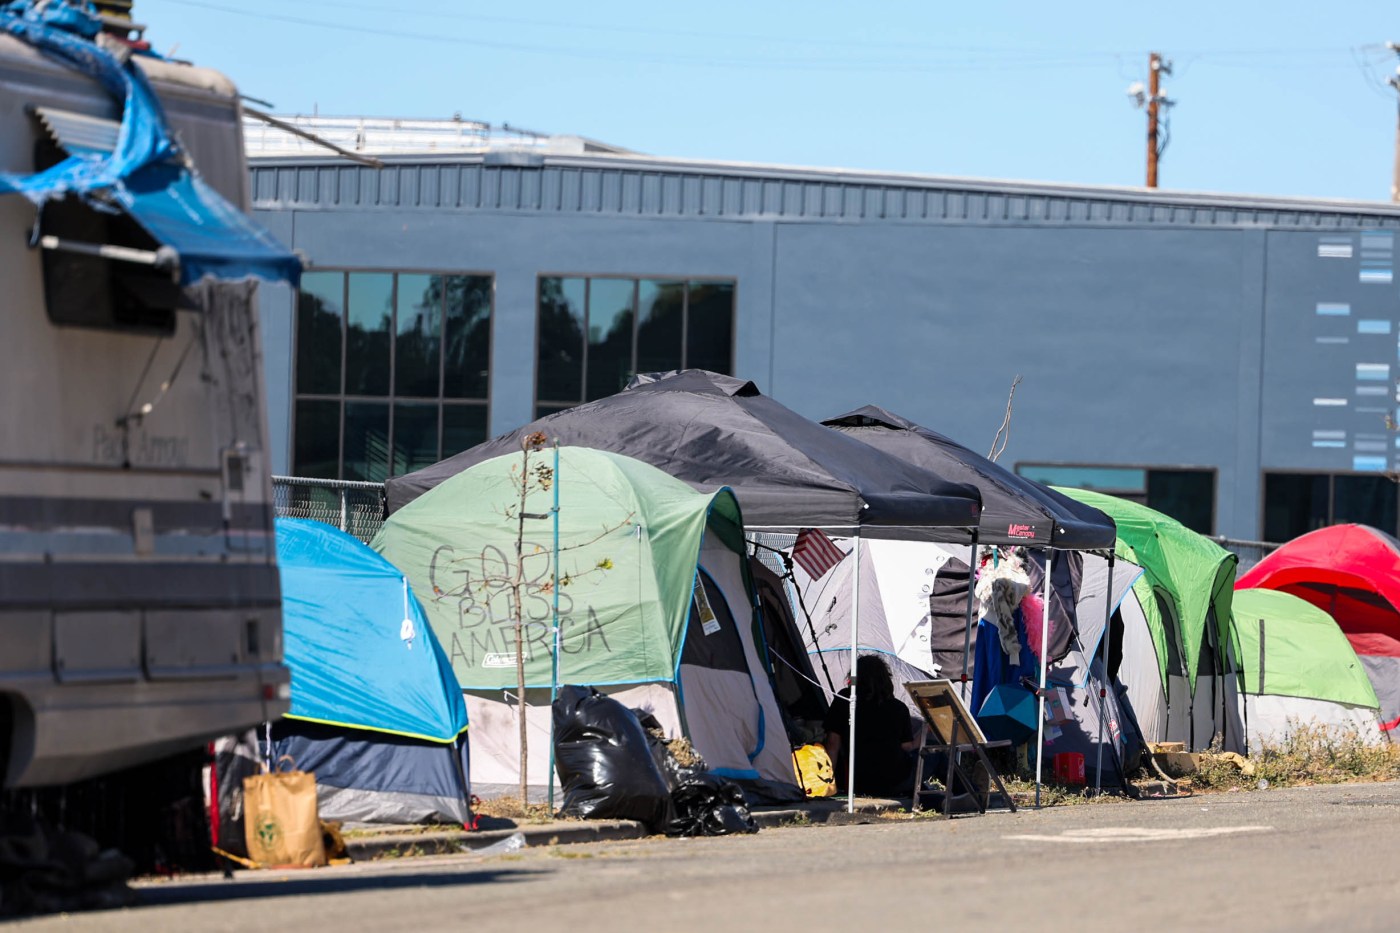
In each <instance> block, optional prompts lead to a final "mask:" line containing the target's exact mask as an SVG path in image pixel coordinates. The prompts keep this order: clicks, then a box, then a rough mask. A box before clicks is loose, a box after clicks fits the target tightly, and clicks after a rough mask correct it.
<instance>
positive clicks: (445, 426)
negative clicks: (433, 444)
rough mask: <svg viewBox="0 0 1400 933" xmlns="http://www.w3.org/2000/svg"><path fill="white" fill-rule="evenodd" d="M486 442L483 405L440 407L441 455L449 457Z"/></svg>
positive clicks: (484, 408)
mask: <svg viewBox="0 0 1400 933" xmlns="http://www.w3.org/2000/svg"><path fill="white" fill-rule="evenodd" d="M484 440H486V406H485V405H444V406H442V455H443V456H444V457H450V456H452V455H453V454H459V453H461V452H462V451H464V450H467V449H468V448H471V447H475V446H476V445H477V444H480V443H481V442H482V441H484Z"/></svg>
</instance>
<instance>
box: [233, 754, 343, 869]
mask: <svg viewBox="0 0 1400 933" xmlns="http://www.w3.org/2000/svg"><path fill="white" fill-rule="evenodd" d="M284 762H285V763H286V764H285V767H284ZM277 764H278V770H276V771H265V772H264V773H262V774H255V775H253V776H252V777H246V778H244V779H243V814H244V822H243V835H244V839H245V840H246V841H247V843H248V855H249V856H250V857H251V858H252V860H253V861H254V862H256V863H257V864H258V865H259V866H260V867H263V868H318V867H320V866H322V865H325V864H326V846H325V842H324V841H323V839H322V837H321V821H320V820H319V819H318V818H317V815H316V814H317V810H316V775H314V774H310V773H308V772H306V771H295V770H291V769H292V767H294V765H293V764H292V760H291V759H290V758H288V757H286V756H283V757H282V758H281V759H280V760H279V761H278V762H277Z"/></svg>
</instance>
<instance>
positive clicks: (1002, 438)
mask: <svg viewBox="0 0 1400 933" xmlns="http://www.w3.org/2000/svg"><path fill="white" fill-rule="evenodd" d="M1020 384H1021V374H1020V373H1017V374H1016V378H1015V379H1013V380H1011V391H1010V392H1009V393H1008V394H1007V396H1006V414H1005V415H1004V416H1003V417H1002V419H1001V427H999V428H997V433H996V437H994V438H992V449H991V452H990V453H988V454H987V459H988V460H990V461H992V462H993V463H996V462H997V457H1000V456H1001V455H1002V454H1003V453H1004V452H1005V451H1006V444H1007V442H1008V441H1010V440H1011V405H1012V402H1013V401H1015V399H1016V387H1017V386H1018V385H1020ZM997 442H1000V443H1001V447H999V448H998V447H997Z"/></svg>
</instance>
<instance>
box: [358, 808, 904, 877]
mask: <svg viewBox="0 0 1400 933" xmlns="http://www.w3.org/2000/svg"><path fill="white" fill-rule="evenodd" d="M904 806H907V804H905V803H904V802H902V801H899V800H875V799H871V800H864V801H861V802H859V803H858V804H857V805H856V812H855V813H853V814H851V813H847V812H846V805H845V803H843V802H840V801H835V800H814V801H811V802H809V803H806V804H799V805H795V806H788V807H764V808H759V809H755V810H754V811H753V817H754V821H755V822H756V823H758V825H759V826H760V827H763V828H765V829H772V828H774V827H778V826H789V825H794V824H795V825H803V824H811V823H820V824H823V825H831V826H839V825H844V824H850V823H863V822H868V821H869V820H870V818H871V817H872V816H875V815H877V814H879V813H882V812H884V811H887V810H893V809H898V808H900V807H904ZM516 833H519V834H521V835H522V836H524V837H525V845H526V846H527V847H534V846H553V845H570V844H573V843H580V842H612V841H617V840H622V839H644V838H646V837H647V836H650V835H652V833H650V832H648V831H647V828H646V826H644V825H643V824H641V823H637V822H634V821H632V820H595V821H577V822H575V821H570V822H559V823H539V824H535V825H525V826H515V827H507V828H504V829H484V830H477V831H475V832H468V831H466V830H443V831H440V832H427V833H393V832H390V833H383V834H375V835H371V836H363V837H359V838H352V839H347V840H346V841H345V848H346V849H347V851H348V852H349V853H350V857H351V858H352V859H354V860H355V861H357V862H367V861H373V860H375V859H383V858H404V857H411V856H419V855H457V854H462V853H468V852H475V851H479V850H481V849H485V848H487V847H488V846H492V845H495V844H496V843H498V842H503V841H505V840H507V839H509V838H510V837H511V836H513V835H515V834H516Z"/></svg>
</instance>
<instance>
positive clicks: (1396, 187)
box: [1385, 42, 1400, 201]
mask: <svg viewBox="0 0 1400 933" xmlns="http://www.w3.org/2000/svg"><path fill="white" fill-rule="evenodd" d="M1385 47H1386V48H1388V49H1390V50H1391V51H1392V52H1394V53H1395V56H1396V58H1397V59H1400V44H1396V43H1394V42H1387V43H1386V44H1385ZM1385 83H1386V84H1389V85H1390V86H1391V87H1393V88H1394V89H1395V92H1396V94H1397V95H1400V66H1397V67H1396V69H1395V74H1393V75H1391V76H1390V78H1389V79H1388V80H1387V81H1386V82H1385ZM1390 200H1392V201H1400V97H1398V98H1397V100H1396V104H1395V165H1394V167H1393V168H1392V169H1391V172H1390Z"/></svg>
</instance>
